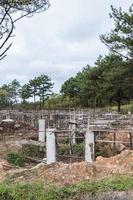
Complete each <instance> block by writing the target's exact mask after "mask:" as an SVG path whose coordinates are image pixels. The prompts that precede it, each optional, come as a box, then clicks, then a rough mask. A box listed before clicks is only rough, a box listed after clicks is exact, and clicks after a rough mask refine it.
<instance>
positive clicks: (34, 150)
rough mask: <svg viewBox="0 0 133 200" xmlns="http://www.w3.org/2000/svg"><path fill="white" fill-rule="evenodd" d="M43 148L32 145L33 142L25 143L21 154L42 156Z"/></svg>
mask: <svg viewBox="0 0 133 200" xmlns="http://www.w3.org/2000/svg"><path fill="white" fill-rule="evenodd" d="M44 154H45V150H44V147H41V146H38V145H33V144H25V145H23V147H22V155H23V156H24V157H27V156H29V157H34V158H35V157H36V158H44Z"/></svg>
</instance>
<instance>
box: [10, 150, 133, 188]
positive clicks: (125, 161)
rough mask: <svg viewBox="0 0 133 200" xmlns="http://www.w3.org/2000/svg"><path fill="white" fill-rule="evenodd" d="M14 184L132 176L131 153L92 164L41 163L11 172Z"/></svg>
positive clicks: (54, 182) (127, 152)
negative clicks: (119, 175)
mask: <svg viewBox="0 0 133 200" xmlns="http://www.w3.org/2000/svg"><path fill="white" fill-rule="evenodd" d="M9 173H11V175H12V178H13V180H14V182H19V183H20V182H21V183H26V182H32V181H35V180H41V181H42V182H44V184H58V185H67V184H75V183H79V182H81V181H84V180H96V179H101V178H104V177H107V176H110V175H118V174H122V175H124V174H126V175H129V174H130V175H133V151H131V150H125V151H123V152H122V153H121V154H119V155H116V156H114V157H110V158H103V157H101V156H100V157H97V160H96V161H95V162H94V163H93V164H89V163H86V162H79V163H73V164H64V163H55V164H51V165H46V164H44V163H41V164H39V165H37V166H36V167H33V168H31V169H28V170H26V169H25V170H23V169H19V170H15V171H14V170H11V171H9Z"/></svg>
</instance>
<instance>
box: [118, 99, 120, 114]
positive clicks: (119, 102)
mask: <svg viewBox="0 0 133 200" xmlns="http://www.w3.org/2000/svg"><path fill="white" fill-rule="evenodd" d="M120 111H121V100H119V101H118V112H120Z"/></svg>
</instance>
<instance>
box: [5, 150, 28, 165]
mask: <svg viewBox="0 0 133 200" xmlns="http://www.w3.org/2000/svg"><path fill="white" fill-rule="evenodd" d="M7 161H8V162H9V163H11V164H13V165H16V166H18V167H23V166H24V164H25V157H24V156H23V155H21V154H17V153H9V154H8V155H7Z"/></svg>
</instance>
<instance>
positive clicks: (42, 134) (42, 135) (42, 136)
mask: <svg viewBox="0 0 133 200" xmlns="http://www.w3.org/2000/svg"><path fill="white" fill-rule="evenodd" d="M38 140H39V142H45V120H44V119H39V138H38Z"/></svg>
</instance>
